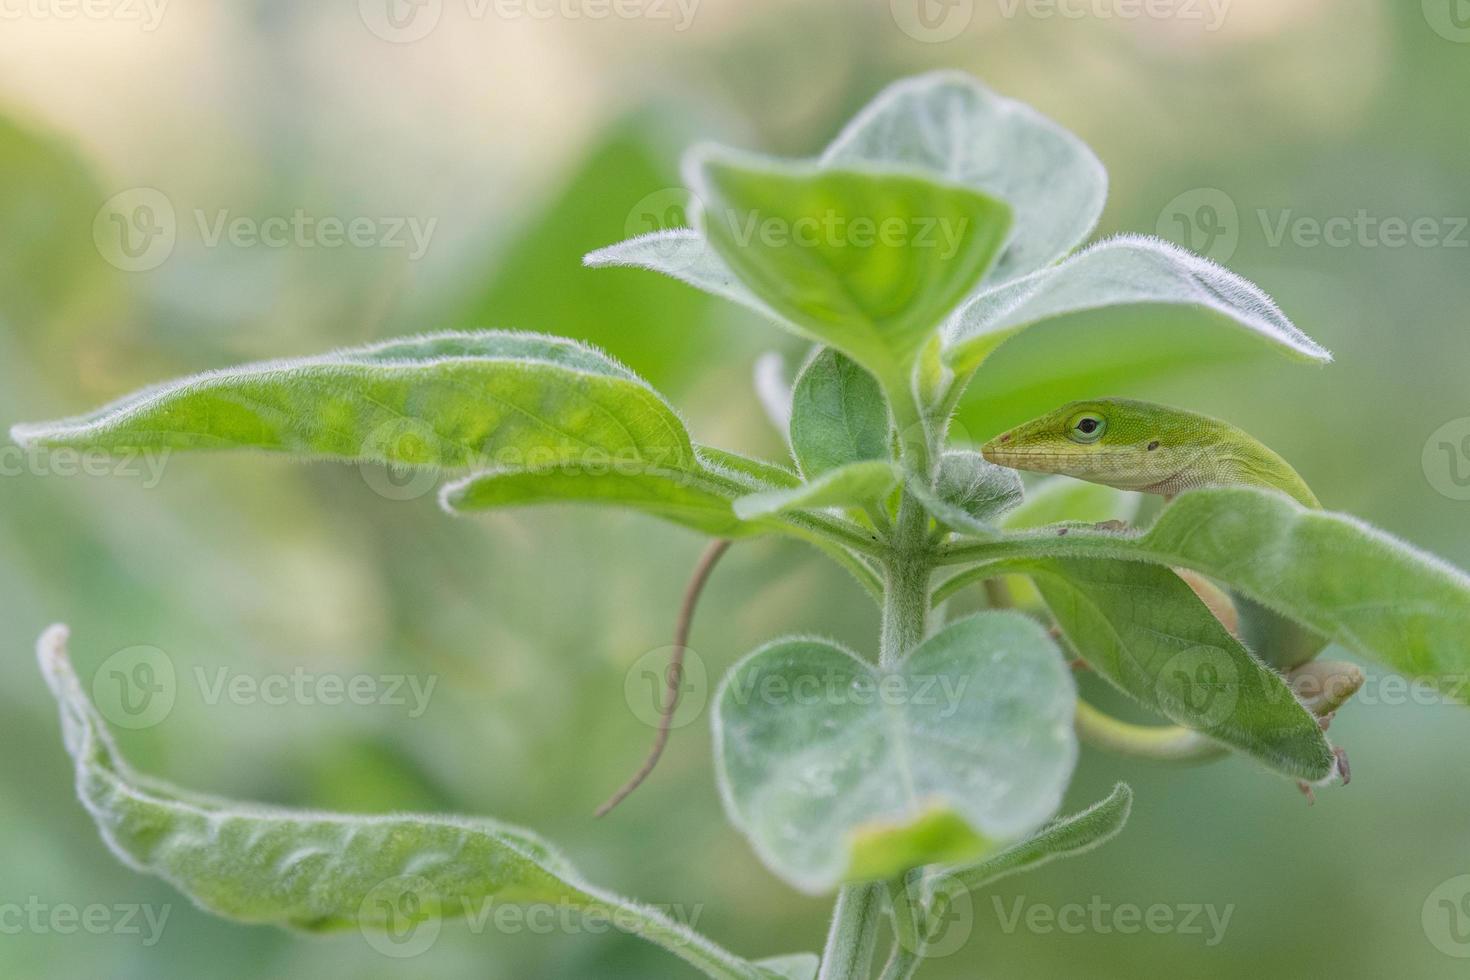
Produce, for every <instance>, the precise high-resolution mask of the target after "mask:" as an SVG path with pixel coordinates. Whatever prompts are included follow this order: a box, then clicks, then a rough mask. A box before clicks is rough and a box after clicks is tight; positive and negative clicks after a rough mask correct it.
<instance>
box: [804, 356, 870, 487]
mask: <svg viewBox="0 0 1470 980" xmlns="http://www.w3.org/2000/svg"><path fill="white" fill-rule="evenodd" d="M889 429H890V425H889V421H888V402H887V400H886V399H885V398H884V397H883V389H882V388H880V387H878V382H877V380H876V379H875V378H874V377H873V376H872V375H871V374H869V373H868V372H867V371H864V370H863V369H862V368H860V367H858V366H857V365H856V364H854V363H853V362H852V361H851V360H849V359H848V358H846V357H843V356H842V355H841V354H839V353H838V352H837V351H835V350H832V349H831V348H830V347H827V348H823V349H822V350H820V351H818V353H817V355H816V356H815V357H813V358H812V359H811V361H810V362H808V364H807V366H806V367H805V368H804V369H803V370H802V372H801V374H800V376H798V377H797V379H796V386H795V387H794V388H793V390H792V393H791V451H792V453H794V454H795V456H796V461H797V462H798V463H799V464H801V471H802V472H803V473H805V474H806V476H807V478H808V479H810V478H812V477H814V476H817V475H818V474H821V473H825V472H827V471H828V470H834V469H836V468H837V467H839V466H845V465H847V464H848V463H856V462H859V461H862V460H872V459H888V458H889V457H890V456H891V455H892V440H891V438H890V435H889Z"/></svg>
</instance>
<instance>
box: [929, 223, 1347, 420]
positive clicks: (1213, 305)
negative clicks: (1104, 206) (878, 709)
mask: <svg viewBox="0 0 1470 980" xmlns="http://www.w3.org/2000/svg"><path fill="white" fill-rule="evenodd" d="M1002 345H1004V349H1003V350H1001V351H999V352H997V348H1000V347H1002ZM1265 351H1279V352H1282V353H1285V354H1287V355H1288V356H1290V357H1293V358H1295V359H1298V360H1302V361H1308V362H1317V363H1324V362H1327V361H1330V360H1331V359H1332V355H1331V354H1329V353H1328V352H1327V351H1326V350H1325V349H1323V348H1322V347H1321V346H1319V345H1318V344H1317V343H1316V342H1314V341H1313V340H1312V339H1311V338H1310V337H1308V336H1307V335H1306V334H1304V333H1302V331H1300V330H1299V329H1297V328H1296V327H1295V326H1294V325H1293V324H1292V322H1291V321H1290V320H1289V319H1288V318H1287V317H1286V315H1285V314H1283V313H1282V312H1281V310H1280V309H1278V308H1277V306H1276V304H1275V303H1273V302H1272V301H1271V298H1270V297H1269V296H1267V295H1266V294H1265V293H1264V292H1262V291H1261V290H1260V289H1259V288H1258V287H1257V286H1255V285H1253V284H1252V283H1250V282H1248V281H1246V280H1245V279H1242V278H1241V277H1240V276H1237V275H1235V274H1234V273H1232V272H1230V271H1229V270H1227V269H1224V268H1221V267H1220V266H1218V265H1216V264H1215V263H1213V262H1211V261H1209V260H1208V259H1204V258H1201V257H1199V256H1197V255H1193V254H1191V253H1189V252H1186V251H1184V250H1182V249H1180V248H1177V247H1176V246H1174V245H1171V244H1169V243H1168V242H1163V241H1159V240H1157V239H1151V238H1145V237H1142V236H1136V235H1128V236H1120V237H1118V238H1113V239H1110V240H1108V241H1105V242H1100V243H1098V244H1097V245H1093V246H1092V247H1090V248H1088V249H1086V250H1085V251H1083V252H1080V253H1078V254H1077V255H1075V256H1073V257H1072V258H1070V259H1067V260H1066V261H1064V262H1062V263H1061V264H1060V265H1057V266H1054V267H1052V268H1049V269H1043V270H1041V271H1040V272H1036V273H1034V274H1032V275H1030V276H1027V277H1026V278H1024V279H1020V280H1016V281H1015V282H1011V283H1009V284H1007V285H1005V286H1002V287H1000V288H999V289H994V290H990V291H987V292H983V293H981V294H979V295H977V296H976V297H974V298H973V299H971V300H970V301H969V302H968V303H967V304H966V305H965V306H963V307H962V308H961V309H960V310H959V311H958V312H957V313H956V314H955V315H954V316H953V317H951V318H950V320H949V321H948V323H946V325H945V329H944V355H945V358H946V359H947V360H948V362H949V363H950V365H951V366H952V367H953V368H954V369H955V370H956V371H957V372H959V373H961V374H963V373H964V372H965V371H968V370H972V369H974V368H976V367H979V366H980V365H981V363H982V362H984V368H983V373H982V375H981V377H982V378H983V381H982V383H981V384H980V385H979V386H978V389H979V390H978V391H977V392H976V394H975V395H974V396H973V397H972V398H971V399H970V401H969V402H968V404H967V409H966V417H967V418H972V417H973V418H975V419H984V422H985V424H986V425H987V426H992V425H999V426H1005V425H1010V424H1013V423H1015V422H1018V421H1021V420H1023V419H1027V418H1032V417H1034V416H1036V415H1039V414H1041V413H1042V412H1045V411H1049V410H1050V409H1052V408H1055V407H1056V406H1057V405H1059V404H1061V403H1063V402H1066V401H1068V400H1069V399H1071V398H1075V397H1079V392H1080V393H1095V392H1098V391H1107V390H1110V389H1112V388H1115V387H1116V386H1118V385H1119V384H1135V385H1136V384H1137V383H1138V382H1139V380H1140V379H1143V378H1147V377H1153V376H1160V375H1164V374H1168V373H1170V372H1177V371H1179V370H1182V369H1187V368H1194V367H1200V366H1204V365H1206V364H1210V363H1225V362H1233V361H1240V360H1244V359H1247V358H1252V357H1256V356H1258V355H1260V354H1261V353H1262V352H1265ZM992 354H993V355H994V356H993V358H992Z"/></svg>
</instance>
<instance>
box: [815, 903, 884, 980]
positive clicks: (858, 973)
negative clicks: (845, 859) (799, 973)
mask: <svg viewBox="0 0 1470 980" xmlns="http://www.w3.org/2000/svg"><path fill="white" fill-rule="evenodd" d="M882 894H883V890H882V886H880V885H848V886H847V887H846V888H844V889H842V891H840V892H838V893H837V906H836V907H835V908H834V909H833V910H832V926H831V928H830V929H829V930H828V931H827V946H826V948H825V949H823V950H822V969H821V972H820V973H818V974H817V980H865V978H866V977H867V976H868V975H869V974H870V973H871V971H872V968H873V950H874V949H875V948H876V946H877V945H878V916H879V911H880V909H881V908H882V905H883V903H882V901H881V899H882Z"/></svg>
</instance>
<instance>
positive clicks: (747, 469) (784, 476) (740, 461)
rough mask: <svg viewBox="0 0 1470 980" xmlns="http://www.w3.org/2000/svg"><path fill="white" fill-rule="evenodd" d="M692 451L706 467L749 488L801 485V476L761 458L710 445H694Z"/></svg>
mask: <svg viewBox="0 0 1470 980" xmlns="http://www.w3.org/2000/svg"><path fill="white" fill-rule="evenodd" d="M694 451H695V453H696V454H697V455H698V456H699V461H700V463H701V464H703V466H704V467H705V468H706V469H711V470H714V471H716V472H718V473H721V474H724V475H726V476H729V477H731V478H732V479H734V480H737V481H739V482H740V483H742V484H744V485H745V486H747V487H749V488H751V489H774V488H780V487H797V486H800V485H801V477H799V476H797V475H796V474H795V473H793V472H791V471H790V470H788V469H787V468H786V467H784V466H777V465H776V464H775V463H770V462H767V461H766V460H763V459H752V458H751V457H749V456H742V455H741V454H740V453H736V452H731V451H730V450H728V449H715V448H713V447H711V446H695V447H694Z"/></svg>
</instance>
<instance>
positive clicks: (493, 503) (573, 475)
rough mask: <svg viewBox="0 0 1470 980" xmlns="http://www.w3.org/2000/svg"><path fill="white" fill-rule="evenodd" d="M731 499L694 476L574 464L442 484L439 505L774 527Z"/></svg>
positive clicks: (715, 528) (719, 527)
mask: <svg viewBox="0 0 1470 980" xmlns="http://www.w3.org/2000/svg"><path fill="white" fill-rule="evenodd" d="M771 492H773V493H785V492H790V491H771ZM739 499H745V498H739ZM731 501H732V495H731V493H730V492H729V490H728V488H727V487H725V486H723V485H722V484H719V483H716V482H714V481H712V480H710V479H709V478H708V477H706V476H704V475H702V474H700V473H696V472H688V471H679V470H661V469H655V468H652V467H639V468H630V469H619V468H616V467H612V468H609V467H603V466H594V467H579V466H577V465H575V464H567V465H564V466H555V467H548V468H546V469H542V470H492V471H489V472H486V473H476V474H474V475H472V476H469V477H466V478H464V479H463V480H459V481H456V482H454V483H450V484H448V485H446V486H445V487H444V489H443V491H442V493H441V495H440V502H441V503H442V504H443V506H444V509H445V510H447V511H449V512H450V513H473V512H479V511H489V510H496V509H501V508H507V507H527V506H535V505H541V504H595V505H600V506H604V507H625V508H629V509H631V510H637V511H642V512H644V513H648V514H653V515H654V516H657V517H661V518H663V519H665V520H668V521H672V522H673V523H675V524H682V525H684V526H685V527H691V528H693V529H694V530H696V531H702V532H704V533H705V534H710V535H714V536H716V537H723V538H732V537H742V536H745V535H750V534H760V533H762V532H764V531H769V530H771V529H772V528H771V527H770V526H769V525H762V524H760V523H756V522H754V521H752V520H751V518H752V517H759V516H763V515H760V514H753V515H737V514H736V512H735V511H734V510H732V509H731Z"/></svg>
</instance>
